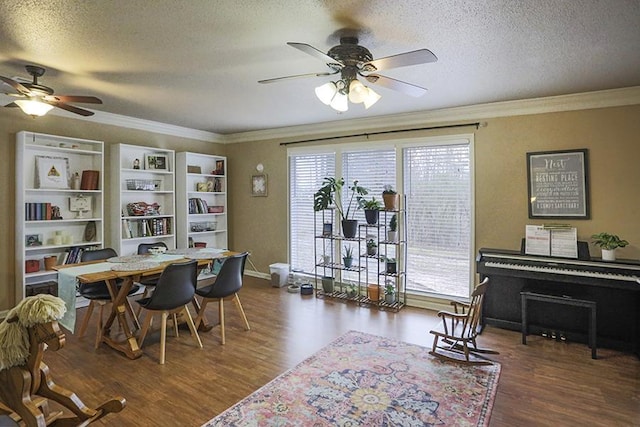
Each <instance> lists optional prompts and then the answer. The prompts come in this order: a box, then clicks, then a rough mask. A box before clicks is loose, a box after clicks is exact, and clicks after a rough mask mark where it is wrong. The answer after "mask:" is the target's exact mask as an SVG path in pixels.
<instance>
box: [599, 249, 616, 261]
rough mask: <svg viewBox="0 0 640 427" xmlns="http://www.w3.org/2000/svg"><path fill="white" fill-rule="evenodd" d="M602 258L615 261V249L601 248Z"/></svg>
mask: <svg viewBox="0 0 640 427" xmlns="http://www.w3.org/2000/svg"><path fill="white" fill-rule="evenodd" d="M602 260H603V261H615V260H616V250H615V249H603V250H602Z"/></svg>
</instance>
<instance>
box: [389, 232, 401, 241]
mask: <svg viewBox="0 0 640 427" xmlns="http://www.w3.org/2000/svg"><path fill="white" fill-rule="evenodd" d="M387 240H388V241H390V242H397V241H398V232H397V231H391V230H389V231H387Z"/></svg>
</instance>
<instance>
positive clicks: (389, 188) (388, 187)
mask: <svg viewBox="0 0 640 427" xmlns="http://www.w3.org/2000/svg"><path fill="white" fill-rule="evenodd" d="M382 194H398V193H396V190H394V189H393V186H392V185H390V184H387V185H385V186H384V190H382Z"/></svg>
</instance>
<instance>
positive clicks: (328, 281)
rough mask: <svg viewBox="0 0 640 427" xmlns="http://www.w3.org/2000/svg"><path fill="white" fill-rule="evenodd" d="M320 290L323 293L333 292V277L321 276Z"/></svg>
mask: <svg viewBox="0 0 640 427" xmlns="http://www.w3.org/2000/svg"><path fill="white" fill-rule="evenodd" d="M322 290H323V291H324V293H325V294H330V293H332V292H333V277H330V276H324V277H323V278H322Z"/></svg>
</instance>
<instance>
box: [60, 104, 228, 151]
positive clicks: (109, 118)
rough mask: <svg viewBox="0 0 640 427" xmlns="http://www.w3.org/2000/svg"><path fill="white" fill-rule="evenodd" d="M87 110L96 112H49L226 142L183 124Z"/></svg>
mask: <svg viewBox="0 0 640 427" xmlns="http://www.w3.org/2000/svg"><path fill="white" fill-rule="evenodd" d="M85 109H86V110H89V111H93V112H94V113H95V114H94V115H93V116H88V117H85V116H79V115H77V114H72V113H69V112H67V111H65V110H62V109H58V108H56V109H53V110H52V111H51V112H50V113H49V114H53V115H56V116H62V117H68V118H72V119H78V120H85V121H88V122H92V123H100V124H104V125H112V126H118V127H123V128H128V129H136V130H142V131H147V132H153V133H159V134H162V135H171V136H178V137H182V138H189V139H195V140H198V141H205V142H216V143H222V142H224V141H223V139H224V136H223V135H220V134H217V133H213V132H207V131H203V130H198V129H191V128H186V127H182V126H176V125H170V124H167V123H161V122H155V121H153V120H144V119H137V118H135V117H129V116H123V115H120V114H113V113H107V112H104V111H97V110H91V109H89V108H85Z"/></svg>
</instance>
